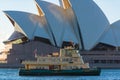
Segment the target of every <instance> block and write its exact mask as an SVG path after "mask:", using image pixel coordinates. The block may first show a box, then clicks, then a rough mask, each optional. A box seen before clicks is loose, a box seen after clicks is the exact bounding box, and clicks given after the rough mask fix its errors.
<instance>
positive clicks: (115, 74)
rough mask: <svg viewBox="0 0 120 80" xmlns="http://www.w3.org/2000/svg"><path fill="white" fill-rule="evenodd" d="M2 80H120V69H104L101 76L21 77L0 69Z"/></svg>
mask: <svg viewBox="0 0 120 80" xmlns="http://www.w3.org/2000/svg"><path fill="white" fill-rule="evenodd" d="M0 80H120V69H104V70H102V72H101V75H100V76H19V75H18V69H0Z"/></svg>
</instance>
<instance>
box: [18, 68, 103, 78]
mask: <svg viewBox="0 0 120 80" xmlns="http://www.w3.org/2000/svg"><path fill="white" fill-rule="evenodd" d="M100 73H101V70H100V69H76V70H41V69H30V70H26V69H20V71H19V75H20V76H99V75H100Z"/></svg>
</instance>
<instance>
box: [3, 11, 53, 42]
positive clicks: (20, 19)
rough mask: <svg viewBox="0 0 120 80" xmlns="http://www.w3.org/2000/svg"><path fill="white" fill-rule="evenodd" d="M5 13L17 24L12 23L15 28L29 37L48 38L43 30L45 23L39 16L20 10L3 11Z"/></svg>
mask: <svg viewBox="0 0 120 80" xmlns="http://www.w3.org/2000/svg"><path fill="white" fill-rule="evenodd" d="M5 13H6V15H7V16H9V18H11V20H13V21H14V23H15V24H17V26H16V25H14V27H15V29H17V31H19V32H21V31H22V32H21V33H24V34H25V35H26V36H27V37H28V38H29V39H33V38H34V36H38V37H44V38H47V39H50V37H49V35H48V34H47V32H46V31H45V27H46V23H45V21H43V20H42V18H41V17H40V16H37V15H34V14H31V13H26V12H20V11H5ZM19 29H20V30H19ZM51 42H52V41H51Z"/></svg>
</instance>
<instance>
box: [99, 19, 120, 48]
mask: <svg viewBox="0 0 120 80" xmlns="http://www.w3.org/2000/svg"><path fill="white" fill-rule="evenodd" d="M100 42H102V43H105V44H109V45H112V46H115V47H118V46H120V20H118V21H116V22H115V23H113V24H111V25H110V28H109V30H108V31H107V32H106V33H105V34H104V35H103V36H102V37H101V40H100Z"/></svg>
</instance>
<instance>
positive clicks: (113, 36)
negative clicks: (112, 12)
mask: <svg viewBox="0 0 120 80" xmlns="http://www.w3.org/2000/svg"><path fill="white" fill-rule="evenodd" d="M59 2H60V5H56V4H53V3H50V2H46V1H42V0H35V4H36V8H37V10H38V14H33V13H28V12H22V11H4V13H5V15H6V16H7V18H8V19H9V21H10V22H11V24H12V25H13V26H14V29H15V31H14V33H13V34H12V35H11V36H10V38H9V39H8V40H7V41H4V44H5V45H11V48H10V49H9V50H8V53H9V54H8V56H7V65H8V66H9V67H12V66H21V64H20V62H21V61H22V60H30V59H33V60H34V59H35V58H34V53H35V52H37V54H39V55H43V56H44V55H46V54H50V53H52V52H59V49H60V48H62V47H64V46H68V45H74V46H75V47H76V48H77V49H79V50H80V54H81V55H82V56H83V59H84V60H85V61H86V62H89V63H90V66H91V67H93V66H94V67H101V68H120V65H119V63H120V56H119V55H120V52H119V46H120V36H119V34H120V21H116V22H115V23H113V24H110V23H109V21H108V20H107V18H106V16H105V15H104V13H103V12H102V10H101V9H100V8H99V7H98V6H97V4H96V3H95V2H94V1H93V0H59ZM3 66H4V65H3Z"/></svg>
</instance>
